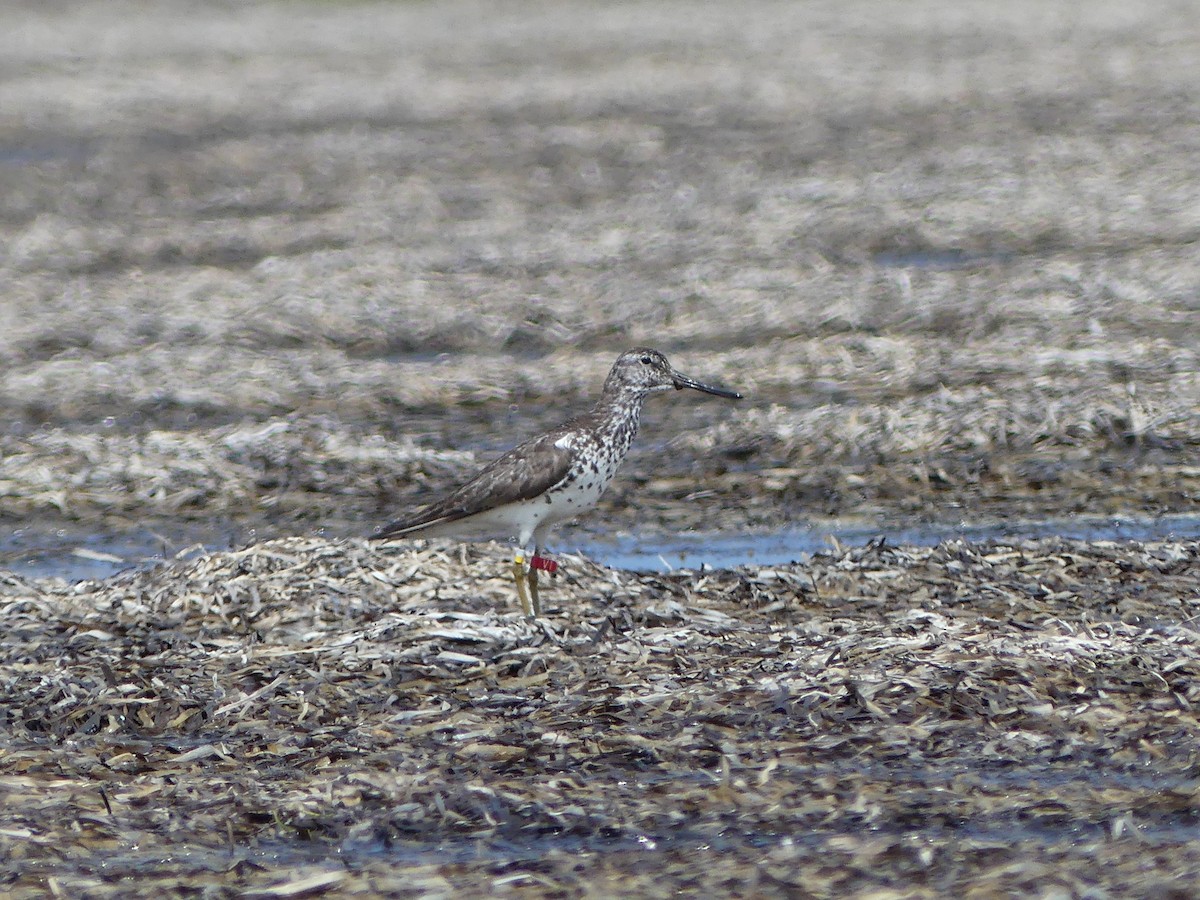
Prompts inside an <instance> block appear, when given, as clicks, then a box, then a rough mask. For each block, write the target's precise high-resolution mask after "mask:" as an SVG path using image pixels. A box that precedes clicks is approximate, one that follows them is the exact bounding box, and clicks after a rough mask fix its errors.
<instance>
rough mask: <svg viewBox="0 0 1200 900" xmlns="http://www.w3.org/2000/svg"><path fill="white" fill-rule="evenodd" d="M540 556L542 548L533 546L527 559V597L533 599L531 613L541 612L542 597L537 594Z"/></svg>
mask: <svg viewBox="0 0 1200 900" xmlns="http://www.w3.org/2000/svg"><path fill="white" fill-rule="evenodd" d="M541 558H542V548H541V547H537V546H535V547H534V548H533V556H532V558H530V560H529V597H530V599H531V600H533V614H534V615H535V616H540V615H541V614H542V598H541V597H539V596H538V560H539V559H541Z"/></svg>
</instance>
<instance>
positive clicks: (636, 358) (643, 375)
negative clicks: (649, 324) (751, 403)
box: [604, 347, 742, 400]
mask: <svg viewBox="0 0 1200 900" xmlns="http://www.w3.org/2000/svg"><path fill="white" fill-rule="evenodd" d="M671 388H674V389H675V390H677V391H681V390H683V389H684V388H691V389H692V390H696V391H703V392H704V393H706V394H714V395H715V396H717V397H727V398H729V399H731V400H740V399H741V398H742V395H741V394H739V393H737V392H736V391H727V390H725V389H724V388H719V387H713V386H712V385H711V384H704V383H703V382H700V381H697V380H696V379H694V378H689V377H688V376H687V375H684V374H683V373H682V372H678V371H676V370H675V369H674V368H672V366H671V364H670V363H669V362H667V358H666V357H665V356H663V355H662V354H661V353H659V352H658V351H657V350H651V349H649V348H648V347H640V348H638V349H636V350H629V351H628V352H626V353H622V354H621V355H620V357H618V359H617V361H616V363H615V364H614V365H613V367H612V371H611V372H609V373H608V380H607V381H605V383H604V391H605V393H609V392H612V391H617V392H621V393H638V394H649V393H653V392H656V391H666V390H670V389H671Z"/></svg>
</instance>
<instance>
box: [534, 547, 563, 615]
mask: <svg viewBox="0 0 1200 900" xmlns="http://www.w3.org/2000/svg"><path fill="white" fill-rule="evenodd" d="M538 569H544V570H545V571H547V572H549V573H550V574H551V575H553V574H554V573H555V572H557V571H558V563H556V562H555V561H554V560H552V559H550V557H548V556H542V548H541V547H534V548H533V557H532V558H531V559H530V560H529V589H530V592H531V593H532V594H533V609H534V612H535V613H540V612H541V611H542V601H541V600H540V599H539V598H538V574H537V573H538Z"/></svg>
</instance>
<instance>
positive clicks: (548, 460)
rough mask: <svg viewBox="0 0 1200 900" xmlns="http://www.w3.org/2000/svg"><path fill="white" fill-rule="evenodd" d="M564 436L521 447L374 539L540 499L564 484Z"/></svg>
mask: <svg viewBox="0 0 1200 900" xmlns="http://www.w3.org/2000/svg"><path fill="white" fill-rule="evenodd" d="M561 436H562V435H561V433H559V432H551V433H548V434H543V435H541V436H539V437H536V438H533V439H532V440H529V441H526V442H525V443H523V444H518V445H517V446H516V447H514V448H513V449H511V450H509V451H508V452H507V453H505V454H504V455H503V456H501V457H500V458H499V459H497V460H494V461H492V462H491V463H489V464H488V465H487V466H485V467H484V468H483V469H482V470H481V471H480V472H479V473H478V474H477V475H475V477H473V478H472V479H471V480H470V481H468V482H467V483H466V484H464V485H463V486H462V487H460V488H459V489H458V490H456V491H455V492H454V493H453V494H451V495H450V496H449V497H447V498H446V499H444V500H440V501H438V502H437V503H434V504H432V505H431V506H427V507H426V508H425V509H423V510H421V511H420V512H418V513H417V514H416V515H414V516H410V517H409V518H406V519H397V520H396V521H395V522H392V523H390V524H388V525H386V526H385V527H384V528H383V529H382V530H381V531H380V532H379V533H378V534H376V535H373V537H374V538H376V539H378V540H383V539H386V538H394V537H400V536H402V535H405V534H412V533H414V532H419V531H421V530H422V529H425V528H430V527H432V526H434V525H441V524H443V523H445V522H455V521H458V520H459V519H465V518H467V517H468V516H473V515H475V514H477V513H481V512H485V511H486V510H489V509H495V508H496V507H497V506H505V505H507V504H509V503H516V502H518V501H520V500H529V499H531V498H533V497H536V496H538V495H539V494H541V493H543V492H545V491H547V490H549V489H550V488H551V487H553V486H554V485H556V484H558V483H559V482H560V481H562V480H563V479H564V478H565V477H566V476H567V471H568V470H569V469H570V467H571V455H570V453H569V452H568V451H566V450H564V449H563V448H562V447H556V446H555V445H554V442H555V441H556V440H557V439H558V438H559V437H561Z"/></svg>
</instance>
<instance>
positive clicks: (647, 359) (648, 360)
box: [642, 356, 650, 366]
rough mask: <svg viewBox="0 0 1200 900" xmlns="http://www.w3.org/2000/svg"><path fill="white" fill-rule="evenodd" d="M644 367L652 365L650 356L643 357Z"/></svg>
mask: <svg viewBox="0 0 1200 900" xmlns="http://www.w3.org/2000/svg"><path fill="white" fill-rule="evenodd" d="M642 365H643V366H648V365H650V357H648V356H643V357H642Z"/></svg>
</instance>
